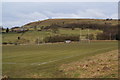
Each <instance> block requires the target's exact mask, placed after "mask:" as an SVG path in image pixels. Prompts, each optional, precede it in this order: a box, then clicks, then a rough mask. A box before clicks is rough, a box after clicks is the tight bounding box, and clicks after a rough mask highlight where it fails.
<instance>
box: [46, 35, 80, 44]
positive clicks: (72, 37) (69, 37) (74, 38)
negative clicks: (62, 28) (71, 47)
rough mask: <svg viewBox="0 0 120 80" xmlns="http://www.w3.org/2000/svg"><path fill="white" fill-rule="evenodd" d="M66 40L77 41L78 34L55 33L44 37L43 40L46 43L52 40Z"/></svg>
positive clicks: (53, 41)
mask: <svg viewBox="0 0 120 80" xmlns="http://www.w3.org/2000/svg"><path fill="white" fill-rule="evenodd" d="M66 40H71V41H79V35H78V36H77V35H56V36H50V37H46V38H45V39H44V41H45V42H46V43H49V42H52V43H55V42H64V41H66Z"/></svg>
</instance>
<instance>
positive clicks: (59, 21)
mask: <svg viewBox="0 0 120 80" xmlns="http://www.w3.org/2000/svg"><path fill="white" fill-rule="evenodd" d="M69 23H89V24H91V23H96V24H105V23H106V24H112V25H116V24H118V21H117V20H106V19H47V20H43V21H36V22H31V23H28V24H26V25H24V26H22V27H25V28H30V27H34V26H37V27H41V26H49V25H51V24H58V25H64V24H69Z"/></svg>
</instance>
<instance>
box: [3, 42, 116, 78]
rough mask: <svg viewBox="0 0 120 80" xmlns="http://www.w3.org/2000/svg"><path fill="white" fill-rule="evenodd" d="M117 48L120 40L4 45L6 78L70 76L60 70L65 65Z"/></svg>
mask: <svg viewBox="0 0 120 80" xmlns="http://www.w3.org/2000/svg"><path fill="white" fill-rule="evenodd" d="M115 49H117V41H94V42H93V41H92V42H91V43H90V44H89V43H87V42H84V43H78V42H76V43H70V44H65V43H55V44H42V45H16V46H14V45H8V46H3V75H8V76H10V77H16V78H51V77H52V78H53V77H57V78H58V77H67V76H65V75H63V74H62V73H61V71H60V70H59V67H60V66H61V65H62V64H68V63H71V62H74V61H80V60H82V59H83V58H86V57H90V56H93V55H97V54H100V53H104V52H108V51H111V50H115ZM76 76H77V74H76Z"/></svg>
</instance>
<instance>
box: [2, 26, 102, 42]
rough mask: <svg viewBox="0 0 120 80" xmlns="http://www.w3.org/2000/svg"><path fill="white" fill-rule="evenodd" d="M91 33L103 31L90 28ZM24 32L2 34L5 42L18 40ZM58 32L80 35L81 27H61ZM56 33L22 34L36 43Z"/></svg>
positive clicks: (83, 32) (83, 33)
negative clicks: (73, 28)
mask: <svg viewBox="0 0 120 80" xmlns="http://www.w3.org/2000/svg"><path fill="white" fill-rule="evenodd" d="M89 33H90V34H97V33H102V31H100V30H90V31H89ZM21 34H22V33H4V34H3V35H2V37H3V42H16V41H17V37H18V36H20V35H21ZM58 34H60V35H61V34H65V35H80V29H77V28H76V29H75V30H72V29H65V28H60V29H59V33H58ZM81 34H82V35H87V34H88V30H87V29H85V30H81ZM53 35H55V34H54V33H52V32H51V31H50V30H49V31H28V32H25V33H24V35H22V37H21V38H23V39H26V40H29V41H30V43H35V40H36V39H38V38H39V39H40V40H41V41H42V40H43V39H44V38H45V37H47V36H53Z"/></svg>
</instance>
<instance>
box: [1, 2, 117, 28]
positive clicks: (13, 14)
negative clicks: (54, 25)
mask: <svg viewBox="0 0 120 80" xmlns="http://www.w3.org/2000/svg"><path fill="white" fill-rule="evenodd" d="M24 1H25V0H24ZM117 17H118V2H17V1H16V2H14V0H13V2H10V1H9V0H6V1H4V2H3V3H2V26H3V27H5V28H6V27H9V28H11V27H15V26H22V25H25V24H27V23H29V22H34V21H38V20H45V19H54V18H94V19H106V18H114V19H117Z"/></svg>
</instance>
